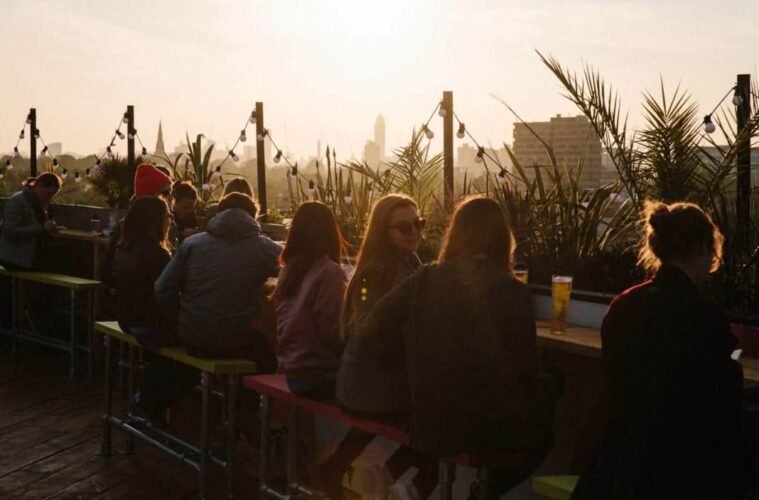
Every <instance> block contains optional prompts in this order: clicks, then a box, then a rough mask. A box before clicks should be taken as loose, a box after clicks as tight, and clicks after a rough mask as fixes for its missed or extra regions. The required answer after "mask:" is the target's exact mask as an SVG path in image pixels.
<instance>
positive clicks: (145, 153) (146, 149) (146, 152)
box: [142, 146, 149, 156]
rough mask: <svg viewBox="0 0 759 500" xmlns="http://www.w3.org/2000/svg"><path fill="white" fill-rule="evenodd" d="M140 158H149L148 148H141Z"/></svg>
mask: <svg viewBox="0 0 759 500" xmlns="http://www.w3.org/2000/svg"><path fill="white" fill-rule="evenodd" d="M142 156H149V154H148V148H146V147H145V146H142Z"/></svg>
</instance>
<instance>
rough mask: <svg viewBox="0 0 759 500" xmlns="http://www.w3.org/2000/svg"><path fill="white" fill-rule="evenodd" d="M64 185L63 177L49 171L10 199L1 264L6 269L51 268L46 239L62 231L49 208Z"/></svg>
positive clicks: (1, 242)
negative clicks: (47, 256)
mask: <svg viewBox="0 0 759 500" xmlns="http://www.w3.org/2000/svg"><path fill="white" fill-rule="evenodd" d="M61 184H62V183H61V179H60V177H58V176H57V175H55V174H54V173H51V172H45V173H43V174H40V175H38V176H37V177H32V178H30V179H28V180H27V181H26V182H24V185H23V186H24V187H23V188H22V189H21V191H18V192H17V193H15V194H14V195H13V196H11V197H10V198H8V201H7V202H6V203H5V208H4V209H3V219H4V222H3V227H2V233H0V264H2V265H3V266H4V267H5V268H6V269H11V270H26V269H45V268H47V262H46V260H47V258H46V255H47V254H46V252H45V246H46V240H47V237H48V236H49V235H50V234H52V233H55V232H56V231H57V230H58V225H57V224H56V223H55V221H54V220H53V219H51V218H50V217H48V212H47V209H48V206H49V205H50V202H51V200H52V199H53V197H55V195H56V194H58V191H60V189H61Z"/></svg>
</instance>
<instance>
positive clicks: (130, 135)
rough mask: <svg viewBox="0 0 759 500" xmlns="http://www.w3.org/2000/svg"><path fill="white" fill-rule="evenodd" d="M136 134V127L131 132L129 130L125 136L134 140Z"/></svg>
mask: <svg viewBox="0 0 759 500" xmlns="http://www.w3.org/2000/svg"><path fill="white" fill-rule="evenodd" d="M136 135H137V129H135V130H134V131H132V132H129V134H128V135H127V137H129V139H131V140H134V138H135V136H136Z"/></svg>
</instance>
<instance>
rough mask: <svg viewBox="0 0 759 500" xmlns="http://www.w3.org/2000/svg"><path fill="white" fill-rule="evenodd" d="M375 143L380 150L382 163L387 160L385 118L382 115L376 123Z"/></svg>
mask: <svg viewBox="0 0 759 500" xmlns="http://www.w3.org/2000/svg"><path fill="white" fill-rule="evenodd" d="M374 142H375V144H377V147H378V148H379V159H380V161H384V160H385V117H384V116H382V114H381V113H380V115H379V116H378V117H377V120H375V122H374Z"/></svg>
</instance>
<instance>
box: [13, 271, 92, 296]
mask: <svg viewBox="0 0 759 500" xmlns="http://www.w3.org/2000/svg"><path fill="white" fill-rule="evenodd" d="M0 276H7V277H8V278H16V279H21V280H25V281H34V282H37V283H44V284H45V285H52V286H57V287H61V288H68V289H69V290H76V291H80V290H94V289H96V288H97V287H98V286H99V285H100V282H99V281H97V280H90V279H86V278H79V277H77V276H69V275H67V274H58V273H43V272H39V271H9V270H7V269H4V268H0Z"/></svg>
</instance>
